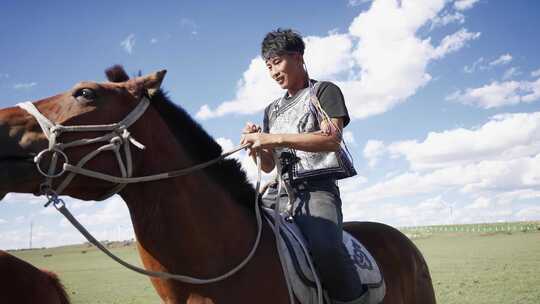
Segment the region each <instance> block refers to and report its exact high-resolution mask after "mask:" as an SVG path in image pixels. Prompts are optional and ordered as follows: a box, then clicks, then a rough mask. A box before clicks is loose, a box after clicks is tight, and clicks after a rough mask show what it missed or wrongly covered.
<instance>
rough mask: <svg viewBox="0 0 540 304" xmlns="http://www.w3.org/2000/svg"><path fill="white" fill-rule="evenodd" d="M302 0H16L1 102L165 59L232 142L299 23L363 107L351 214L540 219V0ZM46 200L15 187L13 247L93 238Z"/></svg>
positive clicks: (6, 9)
mask: <svg viewBox="0 0 540 304" xmlns="http://www.w3.org/2000/svg"><path fill="white" fill-rule="evenodd" d="M290 2H291V1H272V2H269V1H267V2H257V1H228V2H227V3H226V4H225V3H216V2H210V1H182V2H181V1H161V2H160V3H159V4H156V3H152V2H149V1H145V2H139V3H134V2H133V1H129V2H128V1H113V2H110V1H107V2H105V1H92V2H81V3H77V4H74V3H73V2H72V1H46V2H45V1H14V0H7V1H2V4H0V25H1V26H0V54H2V56H1V57H0V90H1V92H2V98H1V99H0V107H7V106H11V105H13V104H15V103H17V102H21V101H24V100H35V99H38V98H42V97H46V96H50V95H54V94H56V93H58V92H61V91H65V90H67V89H69V88H70V87H71V86H72V85H74V84H75V83H76V82H78V81H80V80H96V81H104V76H103V70H104V69H105V68H106V67H108V66H110V65H112V64H122V65H124V66H125V68H126V70H127V71H128V72H129V73H131V74H135V73H137V72H138V71H139V70H142V71H143V72H151V71H154V70H157V69H162V68H166V69H167V70H168V74H167V76H166V79H165V81H164V85H163V86H164V88H165V90H167V91H168V92H169V93H170V96H171V98H172V100H173V101H175V102H176V103H178V104H180V105H181V106H182V107H184V108H185V109H186V110H187V111H188V112H189V113H191V114H192V115H193V116H195V117H196V118H197V120H198V121H199V122H200V123H201V124H202V125H203V126H204V127H205V129H206V130H208V131H209V132H210V133H211V134H212V135H213V136H215V138H216V139H217V140H218V142H219V143H220V144H222V145H223V146H224V148H230V147H232V146H234V145H236V143H237V142H238V139H239V130H240V129H241V128H242V126H243V124H244V123H245V122H246V121H254V122H258V123H260V122H261V120H262V111H261V110H262V108H263V107H264V106H265V105H266V104H267V103H268V102H270V101H271V100H272V98H273V97H275V96H276V95H279V94H281V91H280V89H279V88H278V87H277V85H275V84H274V83H272V81H271V80H270V79H269V77H268V75H267V73H266V71H265V68H264V65H262V61H261V59H260V57H258V54H259V48H260V41H261V39H262V38H263V36H264V34H265V33H266V32H268V31H269V30H272V29H275V28H277V27H292V28H295V29H297V30H298V31H300V32H301V33H302V34H303V35H304V36H305V39H306V45H307V49H306V60H307V64H308V68H309V70H310V73H311V75H312V77H314V78H316V79H320V80H331V81H334V82H335V83H337V84H338V85H339V86H340V87H341V88H342V90H343V92H344V94H345V98H346V102H347V105H348V107H349V111H350V112H351V116H352V122H351V124H350V125H349V126H348V127H347V128H346V131H347V139H348V145H349V147H350V148H351V150H352V151H353V155H354V158H355V165H356V167H357V170H358V172H359V176H358V177H355V178H353V179H349V180H345V181H343V182H342V183H341V189H342V196H343V203H344V213H345V218H346V219H348V220H376V221H382V222H385V223H388V224H391V225H396V226H407V225H427V224H447V223H472V222H493V221H517V220H538V219H540V205H539V204H538V202H539V199H540V173H539V172H540V112H539V106H538V104H539V100H540V59H539V57H538V56H537V54H539V53H540V43H539V42H538V39H537V37H538V36H539V32H538V29H539V28H540V20H539V18H538V12H540V3H538V2H537V1H533V0H529V1H525V0H519V1H511V2H509V1H495V0H452V1H450V0H446V1H445V0H430V1H427V0H426V1H423V0H416V1H406V0H403V1H399V2H398V1H395V0H376V1H366V0H356V1H353V0H340V1H294V3H290ZM237 157H238V158H239V160H240V161H242V163H243V164H244V166H245V168H246V170H247V171H248V173H249V174H250V176H252V177H253V176H254V167H253V165H251V164H250V163H249V160H246V159H245V155H243V154H242V155H239V156H237ZM41 202H42V200H41V199H39V198H34V197H32V196H28V195H14V194H10V195H9V196H8V197H6V199H4V201H3V204H1V205H0V208H1V209H2V211H1V212H0V248H20V247H25V246H27V243H28V228H29V225H30V222H33V223H34V230H35V233H34V244H35V245H36V246H52V245H59V244H65V243H73V242H79V241H81V240H82V238H81V237H80V236H78V234H77V233H76V232H75V231H74V230H73V228H71V227H69V226H68V225H67V223H66V222H65V221H64V220H62V219H61V218H60V215H59V214H56V213H55V211H54V210H46V209H43V208H42V207H41ZM69 204H70V205H71V206H72V208H73V209H74V212H75V214H76V215H77V216H79V217H80V218H81V219H82V221H83V222H86V223H88V224H89V225H90V227H89V228H90V230H92V231H94V232H95V233H96V234H97V235H98V238H101V239H117V238H119V239H125V238H129V237H131V235H132V229H131V224H130V221H129V216H128V215H127V211H126V208H125V206H124V205H123V202H122V201H121V199H119V198H118V197H115V198H113V199H110V200H108V201H105V202H99V203H94V202H90V203H88V202H81V201H76V200H71V199H70V200H69ZM450 210H452V216H450Z"/></svg>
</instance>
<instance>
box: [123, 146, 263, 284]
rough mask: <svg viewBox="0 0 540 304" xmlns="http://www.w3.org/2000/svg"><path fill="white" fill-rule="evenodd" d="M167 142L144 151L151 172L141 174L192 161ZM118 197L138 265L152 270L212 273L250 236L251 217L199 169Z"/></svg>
mask: <svg viewBox="0 0 540 304" xmlns="http://www.w3.org/2000/svg"><path fill="white" fill-rule="evenodd" d="M165 138H166V137H165ZM170 142H174V141H173V140H170V141H168V143H165V142H164V141H162V142H160V143H159V144H154V149H153V151H154V153H152V151H146V152H144V153H145V159H144V160H143V163H144V164H145V165H144V168H148V169H149V168H151V172H141V173H140V174H142V175H144V174H151V173H155V172H166V171H172V170H175V169H178V168H182V167H186V163H191V162H189V161H188V157H186V156H185V153H184V152H183V151H182V149H180V148H179V147H178V146H175V147H170V146H168V147H165V146H163V145H166V144H169V145H170ZM160 145H161V146H160ZM149 150H150V149H149ZM157 151H159V155H158V154H157ZM153 154H155V155H153ZM158 159H160V160H161V161H157V160H158ZM143 171H150V170H144V169H143ZM122 197H123V199H124V200H125V201H126V203H127V205H128V208H129V210H130V214H131V219H132V222H133V226H134V230H135V234H136V237H137V241H138V244H139V252H140V254H141V257H142V260H143V263H144V264H145V267H146V268H150V269H152V270H157V271H169V272H174V273H181V274H189V275H192V276H201V277H209V276H216V275H219V274H222V273H223V272H225V271H227V270H229V269H230V268H231V267H232V266H234V265H236V264H237V263H238V262H239V261H240V260H241V259H242V258H243V257H244V256H246V255H247V253H248V251H249V249H250V246H251V244H252V242H253V240H254V238H255V224H254V219H253V216H251V215H250V213H249V211H248V210H246V208H245V207H243V206H241V205H240V204H238V203H237V202H234V200H233V198H232V197H231V195H230V194H229V192H228V191H227V190H226V189H223V187H221V186H220V185H219V184H217V183H215V182H214V181H213V180H212V179H211V178H210V177H209V176H207V175H206V174H205V173H204V171H198V172H194V173H192V174H189V175H187V176H182V177H179V178H173V179H168V180H162V181H158V182H150V183H144V184H135V185H131V186H128V187H126V189H125V190H124V191H123V193H122Z"/></svg>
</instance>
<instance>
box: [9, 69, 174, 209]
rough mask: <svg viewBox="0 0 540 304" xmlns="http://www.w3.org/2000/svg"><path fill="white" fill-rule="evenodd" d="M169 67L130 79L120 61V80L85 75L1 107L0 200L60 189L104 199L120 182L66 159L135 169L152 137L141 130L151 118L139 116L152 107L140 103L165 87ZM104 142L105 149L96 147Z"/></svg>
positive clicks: (120, 171)
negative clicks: (77, 169) (81, 172)
mask: <svg viewBox="0 0 540 304" xmlns="http://www.w3.org/2000/svg"><path fill="white" fill-rule="evenodd" d="M119 71H120V72H119ZM165 72H166V71H165V70H163V71H159V72H156V73H152V74H149V75H146V76H140V77H136V78H132V79H129V77H128V76H127V74H125V72H124V71H123V69H121V68H118V67H113V68H111V69H109V70H108V71H107V76H108V77H109V79H111V78H112V79H114V80H113V81H114V82H104V83H98V82H90V81H84V82H79V83H77V84H75V85H74V86H73V87H72V88H71V89H69V90H67V91H65V92H63V93H60V94H58V95H55V96H52V97H47V98H44V99H41V100H37V101H34V102H31V103H30V102H27V103H24V104H19V106H16V107H10V108H5V109H1V110H0V145H1V146H2V149H1V150H0V199H1V198H3V197H4V196H5V195H6V194H7V193H9V192H17V193H34V194H36V195H39V194H43V193H44V191H56V190H57V189H58V188H61V189H60V190H61V193H59V194H66V195H70V196H72V197H76V198H80V199H84V200H96V199H100V198H102V197H103V195H104V194H105V193H106V192H107V191H109V190H111V187H113V186H114V184H111V183H110V182H107V181H103V180H93V181H92V182H89V180H88V179H89V177H84V176H77V177H75V176H71V177H70V175H75V174H74V173H72V172H66V171H65V168H66V165H73V166H77V165H81V164H82V163H84V164H83V165H81V167H84V168H85V169H87V170H91V171H95V172H100V173H104V174H109V175H115V176H127V175H130V174H131V172H132V171H133V170H134V168H133V164H136V163H137V159H139V158H140V154H141V153H140V152H139V150H141V149H143V148H144V146H143V145H142V144H140V143H144V142H145V140H148V137H149V136H151V133H149V132H141V131H140V130H143V129H145V124H146V123H145V122H142V121H141V120H139V117H141V116H142V115H144V114H145V113H146V111H145V109H146V108H145V107H142V106H140V104H141V103H142V102H147V103H148V102H149V98H151V96H152V95H153V94H154V93H155V92H156V91H157V90H159V88H160V85H161V82H162V80H163V78H164V76H165ZM133 112H138V113H133ZM134 116H136V117H134ZM128 127H129V131H128V130H127V129H128ZM134 145H135V146H137V147H138V148H133V146H134ZM103 146H107V147H106V148H103ZM126 146H127V147H126ZM99 149H102V150H103V152H104V153H95V151H96V150H99ZM131 151H133V152H131ZM93 153H94V154H95V155H93V156H89V155H90V154H93ZM127 153H129V155H127ZM128 161H129V162H130V163H128ZM128 171H129V172H128ZM67 179H70V180H69V181H68V182H66V180H67ZM68 184H69V185H68Z"/></svg>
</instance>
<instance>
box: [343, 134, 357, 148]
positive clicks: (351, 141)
mask: <svg viewBox="0 0 540 304" xmlns="http://www.w3.org/2000/svg"><path fill="white" fill-rule="evenodd" d="M343 140H344V141H345V144H347V145H351V146H356V145H357V144H356V140H355V139H354V134H353V132H351V131H345V132H343Z"/></svg>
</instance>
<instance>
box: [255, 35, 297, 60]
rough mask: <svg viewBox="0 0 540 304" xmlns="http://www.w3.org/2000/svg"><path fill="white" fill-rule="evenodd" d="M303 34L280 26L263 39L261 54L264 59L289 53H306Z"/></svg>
mask: <svg viewBox="0 0 540 304" xmlns="http://www.w3.org/2000/svg"><path fill="white" fill-rule="evenodd" d="M305 47H306V46H305V44H304V41H303V40H302V36H301V35H300V34H299V33H298V32H296V31H294V30H292V29H282V28H278V29H277V30H275V31H272V32H269V33H268V34H266V36H265V37H264V39H263V42H262V47H261V55H262V57H263V59H264V60H268V59H270V58H272V57H275V56H281V55H284V54H287V53H300V54H302V55H303V54H304V49H305Z"/></svg>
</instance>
